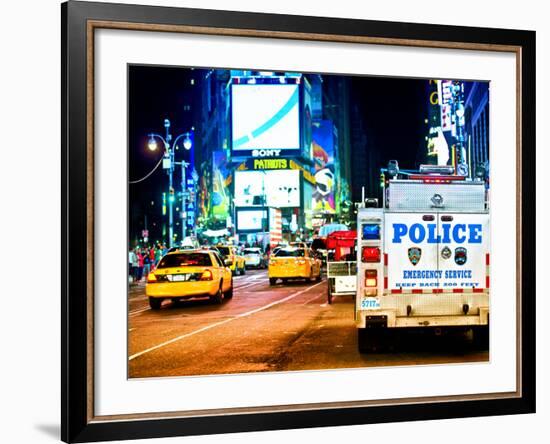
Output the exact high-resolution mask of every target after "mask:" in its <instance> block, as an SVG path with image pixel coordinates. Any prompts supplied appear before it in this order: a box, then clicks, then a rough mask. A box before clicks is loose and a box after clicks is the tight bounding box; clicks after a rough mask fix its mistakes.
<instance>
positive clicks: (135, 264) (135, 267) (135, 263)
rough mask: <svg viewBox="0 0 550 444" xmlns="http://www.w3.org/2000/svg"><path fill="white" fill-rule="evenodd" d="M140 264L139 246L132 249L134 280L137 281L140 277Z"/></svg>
mask: <svg viewBox="0 0 550 444" xmlns="http://www.w3.org/2000/svg"><path fill="white" fill-rule="evenodd" d="M138 266H139V260H138V257H137V248H136V249H134V250H132V278H133V280H134V282H137V280H138V279H137V278H138Z"/></svg>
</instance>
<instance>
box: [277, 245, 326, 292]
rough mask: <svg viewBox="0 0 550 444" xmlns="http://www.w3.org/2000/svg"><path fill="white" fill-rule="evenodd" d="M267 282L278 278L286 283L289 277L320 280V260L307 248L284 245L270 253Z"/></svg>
mask: <svg viewBox="0 0 550 444" xmlns="http://www.w3.org/2000/svg"><path fill="white" fill-rule="evenodd" d="M267 275H268V277H269V284H270V285H275V284H276V283H277V280H278V279H282V281H283V283H286V282H287V281H288V280H289V279H309V280H316V281H320V280H321V261H320V260H319V259H317V258H316V257H315V256H314V254H313V252H312V251H311V250H310V249H308V248H295V247H286V248H281V249H280V250H278V251H277V252H276V253H274V254H272V255H271V257H270V259H269V268H268V273H267Z"/></svg>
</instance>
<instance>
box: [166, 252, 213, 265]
mask: <svg viewBox="0 0 550 444" xmlns="http://www.w3.org/2000/svg"><path fill="white" fill-rule="evenodd" d="M189 266H191V267H192V266H200V267H210V266H212V260H211V259H210V255H209V254H208V253H178V254H167V255H166V256H164V257H163V258H162V259H161V261H160V262H159V264H158V266H157V268H172V267H189Z"/></svg>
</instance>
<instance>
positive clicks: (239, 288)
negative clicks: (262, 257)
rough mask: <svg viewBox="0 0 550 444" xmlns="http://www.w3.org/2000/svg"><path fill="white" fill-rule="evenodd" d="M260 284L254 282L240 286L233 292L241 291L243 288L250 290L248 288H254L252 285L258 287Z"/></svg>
mask: <svg viewBox="0 0 550 444" xmlns="http://www.w3.org/2000/svg"><path fill="white" fill-rule="evenodd" d="M261 283H262V282H254V283H252V284H246V285H240V286H238V287H235V290H243V289H245V288H250V287H254V285H259V284H261Z"/></svg>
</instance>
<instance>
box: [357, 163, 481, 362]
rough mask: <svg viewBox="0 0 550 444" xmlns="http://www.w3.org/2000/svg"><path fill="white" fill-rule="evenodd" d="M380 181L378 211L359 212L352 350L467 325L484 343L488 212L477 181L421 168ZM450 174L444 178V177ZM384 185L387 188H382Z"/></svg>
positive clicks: (479, 180) (375, 209)
mask: <svg viewBox="0 0 550 444" xmlns="http://www.w3.org/2000/svg"><path fill="white" fill-rule="evenodd" d="M392 173H393V174H392V176H393V178H392V179H390V180H388V181H387V182H386V180H384V189H383V196H384V199H383V204H382V208H359V210H358V219H357V232H358V248H357V272H358V281H357V297H356V301H355V321H356V324H357V327H358V333H359V338H358V339H359V350H360V351H361V352H367V351H375V350H378V349H380V348H383V347H384V346H387V345H390V344H391V342H392V341H393V340H394V339H395V338H394V336H395V335H394V334H393V333H395V332H397V331H404V330H405V329H409V328H415V329H418V328H424V329H425V328H433V329H434V331H435V332H436V333H440V332H442V331H443V330H444V329H447V328H456V327H460V328H467V329H472V331H473V332H474V341H479V343H480V345H482V344H487V343H488V334H489V331H488V329H489V285H490V279H489V266H490V253H489V242H490V239H489V235H490V230H489V209H488V202H487V199H486V194H487V192H486V187H485V181H484V180H482V179H475V180H468V179H466V178H465V177H463V176H454V175H452V173H451V172H450V171H446V168H445V167H437V166H435V167H434V166H421V169H420V171H419V172H417V173H416V174H415V173H407V174H406V175H403V174H401V173H400V172H398V171H396V170H394V171H392ZM445 173H451V174H445ZM386 186H387V187H386Z"/></svg>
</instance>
